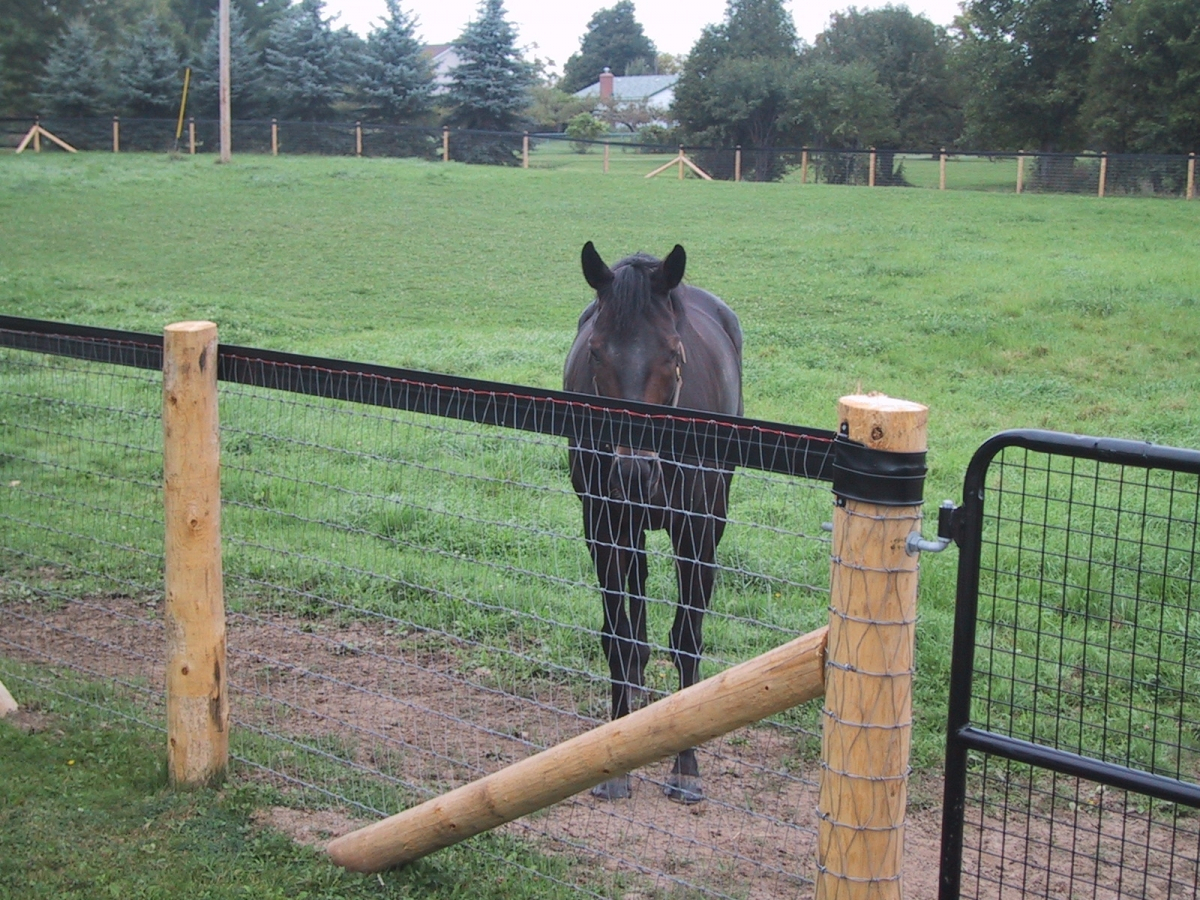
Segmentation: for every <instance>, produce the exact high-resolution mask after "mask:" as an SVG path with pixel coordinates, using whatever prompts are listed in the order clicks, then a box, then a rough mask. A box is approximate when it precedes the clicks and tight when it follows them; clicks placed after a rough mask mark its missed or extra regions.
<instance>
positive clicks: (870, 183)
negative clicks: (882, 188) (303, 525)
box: [867, 147, 875, 187]
mask: <svg viewBox="0 0 1200 900" xmlns="http://www.w3.org/2000/svg"><path fill="white" fill-rule="evenodd" d="M867 187H875V148H874V147H872V148H871V162H870V165H869V167H868V169H867Z"/></svg>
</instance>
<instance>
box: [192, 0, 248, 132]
mask: <svg viewBox="0 0 1200 900" xmlns="http://www.w3.org/2000/svg"><path fill="white" fill-rule="evenodd" d="M219 41H220V27H219V24H218V23H217V22H216V21H215V20H214V21H213V23H212V27H211V28H210V29H209V31H208V37H207V38H205V40H204V46H203V47H202V48H201V50H200V55H199V56H198V57H197V59H196V62H195V65H194V67H193V71H192V89H191V97H190V98H189V100H188V108H189V109H191V110H192V111H193V112H195V113H196V115H198V116H205V117H209V118H213V117H215V116H217V115H218V114H219V109H218V103H219V91H220V84H221V82H220V76H221V70H220V64H221V60H220V52H221V50H220V43H219ZM262 80H263V79H262V64H261V62H260V60H259V54H258V53H256V52H255V51H254V49H253V48H252V47H251V45H250V32H249V30H248V29H247V28H246V17H245V16H244V15H243V14H242V11H241V9H239V8H238V7H237V6H236V5H230V8H229V106H230V110H231V114H232V116H233V118H235V119H249V118H253V117H254V116H256V115H258V114H259V112H260V105H261V102H262Z"/></svg>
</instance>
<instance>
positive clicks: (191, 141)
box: [188, 116, 196, 156]
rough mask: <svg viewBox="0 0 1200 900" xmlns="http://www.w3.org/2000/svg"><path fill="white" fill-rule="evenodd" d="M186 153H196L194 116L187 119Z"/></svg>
mask: <svg viewBox="0 0 1200 900" xmlns="http://www.w3.org/2000/svg"><path fill="white" fill-rule="evenodd" d="M188 153H189V154H191V155H192V156H195V155H196V117H195V116H192V117H191V118H190V119H188Z"/></svg>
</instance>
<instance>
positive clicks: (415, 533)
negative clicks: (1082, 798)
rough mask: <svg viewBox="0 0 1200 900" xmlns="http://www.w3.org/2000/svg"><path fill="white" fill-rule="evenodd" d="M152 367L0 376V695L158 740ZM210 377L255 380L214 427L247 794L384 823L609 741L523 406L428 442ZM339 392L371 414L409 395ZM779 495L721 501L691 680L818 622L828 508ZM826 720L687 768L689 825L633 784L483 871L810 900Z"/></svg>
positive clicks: (585, 602)
mask: <svg viewBox="0 0 1200 900" xmlns="http://www.w3.org/2000/svg"><path fill="white" fill-rule="evenodd" d="M46 340H47V341H49V342H51V343H48V344H43V345H42V346H41V348H40V349H42V350H49V351H51V352H53V351H54V350H55V348H54V347H53V346H52V343H53V341H55V340H57V339H55V338H47V339H46ZM155 349H156V348H155V347H154V346H153V345H151V344H147V345H145V346H142V345H139V344H138V342H137V341H136V340H131V341H125V342H123V343H122V344H120V345H113V344H111V343H103V344H102V345H98V346H97V349H96V352H95V353H90V354H89V355H90V357H91V358H89V359H74V358H64V357H61V356H57V355H47V354H46V353H41V352H31V351H28V350H15V349H6V350H0V383H2V384H3V390H2V391H0V423H2V425H0V453H2V454H3V460H4V471H5V473H6V474H5V483H4V485H3V493H2V494H0V497H2V498H3V499H2V500H0V519H2V520H3V522H4V527H3V528H2V529H0V532H2V533H3V539H2V544H3V547H2V551H0V552H2V553H3V575H2V578H0V618H2V619H3V621H4V623H5V627H4V628H3V629H2V630H0V673H3V679H4V680H5V681H6V682H7V683H9V684H10V686H11V687H13V688H14V690H16V689H18V688H19V686H20V685H21V684H22V683H25V684H27V685H31V686H32V685H36V686H37V687H38V688H39V689H44V690H52V691H59V692H62V693H66V694H68V695H69V696H75V697H80V698H81V699H83V700H84V701H85V702H86V701H87V699H88V697H89V696H90V695H91V694H90V691H92V690H94V688H89V687H88V685H89V684H91V685H95V684H99V683H103V684H104V685H106V686H107V689H112V690H118V691H119V692H120V693H121V696H122V697H123V698H124V699H125V700H126V701H127V703H128V707H122V708H127V709H128V710H130V712H128V713H127V714H128V715H132V716H133V717H134V718H137V719H138V720H139V721H144V722H147V723H149V724H151V725H152V726H154V727H161V725H160V720H161V718H162V715H161V712H162V711H161V708H160V707H161V703H162V701H161V697H162V682H163V674H162V671H161V669H162V650H161V647H162V644H163V641H164V639H165V638H164V635H163V627H162V609H163V597H162V565H163V560H162V549H161V548H162V539H163V532H162V519H161V472H162V456H161V454H162V449H161V446H162V438H161V427H162V426H161V423H160V419H159V412H160V409H161V403H162V396H161V390H162V383H161V376H160V374H159V373H158V372H157V371H151V370H150V369H153V364H154V361H155V359H156V357H155V356H154V353H155ZM222 353H223V359H222V364H223V365H225V366H226V367H227V369H233V368H238V367H241V369H242V370H245V371H248V370H250V369H254V371H255V372H257V373H258V374H257V375H255V377H253V378H249V377H248V378H242V379H241V383H237V379H234V381H235V383H227V384H224V385H223V386H222V389H221V397H220V403H221V432H222V444H223V460H222V482H223V484H222V493H223V528H222V531H223V544H224V568H225V593H226V607H227V619H228V646H229V667H230V672H229V678H230V685H231V708H232V718H233V723H234V724H233V729H232V733H231V748H232V751H233V754H234V756H235V759H237V760H238V761H239V762H240V764H241V765H242V766H243V767H244V768H243V771H244V772H245V773H246V774H248V775H254V776H256V777H261V778H265V779H269V780H271V781H273V782H276V783H278V784H280V785H281V786H282V787H284V788H286V789H289V790H290V791H291V797H292V802H293V803H295V804H296V805H300V806H309V807H326V806H330V807H338V808H342V809H347V810H350V811H351V813H352V814H356V815H363V816H376V815H379V814H382V813H391V812H395V811H397V810H398V809H400V808H402V807H405V806H408V805H410V804H412V803H414V802H416V801H420V800H423V799H426V798H428V797H430V796H432V795H435V794H438V793H441V792H443V791H445V790H447V789H449V788H452V787H454V786H457V785H459V784H462V783H465V782H466V781H470V780H473V779H474V778H476V777H478V776H479V775H481V774H485V773H488V772H491V771H495V770H496V769H498V768H501V767H503V766H504V765H505V764H507V763H510V762H512V761H515V760H517V759H520V758H522V757H524V756H526V755H529V754H530V753H532V752H535V751H537V750H539V749H541V748H544V747H547V746H549V745H552V744H555V743H558V742H560V741H562V740H564V739H566V738H569V737H572V736H574V735H575V734H578V733H580V732H582V731H585V730H587V729H589V728H591V727H593V726H594V725H595V724H597V723H599V722H601V721H604V720H605V719H607V716H608V707H609V700H610V683H609V675H608V668H607V664H606V661H605V658H604V654H603V652H602V650H601V642H600V636H599V625H600V620H601V604H600V600H599V595H598V591H597V588H596V586H595V574H594V570H593V568H592V565H591V561H590V559H589V557H588V553H587V550H586V548H585V547H584V544H583V541H582V539H581V531H582V529H581V517H580V507H579V502H578V500H577V498H576V497H575V495H574V493H573V491H572V489H571V486H570V483H569V478H568V472H567V454H566V446H565V442H564V441H563V440H562V438H561V437H555V436H553V435H552V434H551V435H546V434H543V433H541V432H540V431H539V430H537V429H531V428H530V427H529V423H528V422H527V421H525V419H524V417H525V416H526V413H523V412H521V411H520V410H521V409H524V407H520V403H521V402H522V398H520V397H516V396H513V395H512V394H511V392H509V393H505V392H504V391H492V392H491V393H490V394H489V395H487V396H472V397H469V398H468V397H464V396H463V395H461V394H455V395H454V396H449V395H445V396H440V397H435V398H434V399H432V400H430V401H429V402H428V403H425V402H424V401H422V403H425V405H424V406H422V408H423V409H424V408H427V409H428V410H429V411H430V412H439V411H440V412H443V413H448V414H449V415H451V416H454V415H456V414H457V412H461V411H462V408H463V406H464V405H473V406H474V407H477V408H478V409H481V410H484V411H487V410H491V411H492V412H493V413H494V415H491V417H490V418H489V416H488V415H481V416H474V415H472V416H468V417H466V418H465V419H464V418H449V419H447V418H443V417H441V416H435V415H429V414H428V413H427V412H415V411H405V410H403V409H395V408H383V407H380V406H375V405H367V404H364V403H361V402H358V403H355V402H348V401H347V400H344V399H333V395H334V394H338V393H339V391H335V390H332V389H331V390H329V391H326V392H325V395H324V396H321V395H320V394H321V393H322V390H321V389H318V390H316V391H315V393H316V394H318V395H317V396H314V395H312V393H309V394H298V393H291V392H285V391H280V390H276V389H271V388H267V387H263V386H261V384H262V383H263V382H264V380H270V381H271V383H274V384H276V385H277V386H279V387H289V386H290V387H291V388H292V389H293V390H295V389H297V388H298V387H303V386H304V384H305V383H308V382H312V381H313V380H319V379H321V378H324V377H326V376H327V375H328V372H327V371H321V370H320V369H319V367H311V366H310V367H297V366H294V365H290V364H288V365H283V364H279V363H277V362H271V361H270V360H264V359H262V358H258V359H255V360H248V359H240V360H239V359H235V358H229V359H226V358H225V352H224V350H223V351H222ZM115 362H121V363H124V364H125V365H120V366H118V365H114V363H115ZM131 364H132V365H134V366H147V367H148V368H129V367H128V366H129V365H131ZM346 365H349V364H346ZM267 372H269V375H268V376H267V378H265V379H264V378H263V377H260V376H262V375H263V373H267ZM243 374H244V372H243ZM342 375H343V376H344V377H343V381H344V382H353V383H358V384H360V385H361V384H366V385H367V388H364V390H367V391H368V392H369V393H371V394H372V395H374V394H376V393H378V392H379V391H380V390H381V389H383V390H395V391H400V390H425V389H424V388H422V387H420V386H417V385H399V384H389V385H386V386H383V387H382V388H381V385H380V383H379V382H378V381H377V380H376V381H374V382H373V381H372V378H373V376H371V375H370V374H369V373H363V372H359V373H345V372H343V373H342ZM246 381H251V382H256V383H253V384H247V383H245V382H246ZM357 396H359V398H360V399H361V397H362V396H364V395H363V394H362V393H361V391H360V393H359V394H358V395H357ZM407 405H410V406H411V405H417V406H421V405H422V404H421V403H417V404H411V403H410V404H407ZM552 411H554V415H557V416H559V417H560V418H561V417H562V416H563V415H564V414H573V413H574V412H577V411H572V410H563V411H555V410H554V409H553V408H552ZM471 418H481V419H483V420H484V421H508V422H510V423H511V424H517V426H518V428H517V429H513V428H507V427H500V426H496V425H489V424H477V423H476V422H474V421H470V420H469V419H471ZM518 420H520V421H518ZM598 427H607V426H598ZM698 427H700V430H701V431H703V430H705V428H707V427H708V426H704V425H701V426H698ZM522 429H524V430H522ZM710 430H711V429H710ZM701 437H703V435H701ZM759 452H760V454H761V455H764V456H770V454H771V450H770V448H769V447H760V448H759ZM770 468H772V467H771V466H767V470H765V471H759V470H754V469H750V468H746V467H742V468H739V469H738V471H737V474H736V476H735V478H734V481H733V491H732V497H731V511H730V520H729V526H728V529H727V531H726V535H725V539H724V541H723V542H722V544H721V547H720V551H719V554H718V564H719V571H718V574H717V583H718V584H717V589H716V600H715V603H714V608H713V610H712V611H711V612H710V613H709V615H708V616H707V618H706V628H705V636H706V641H705V651H704V662H703V672H702V674H703V675H705V676H707V675H710V674H713V673H715V672H717V671H720V670H721V669H723V668H725V667H726V666H728V665H730V664H732V663H735V662H738V661H741V660H744V659H747V658H749V657H752V656H754V655H756V654H758V653H760V652H762V651H764V650H766V649H769V648H771V647H774V646H776V645H778V644H780V643H783V642H784V641H785V640H787V639H789V638H791V637H793V636H795V635H797V634H800V633H804V632H807V631H810V630H812V629H813V628H815V627H817V626H819V625H821V624H823V623H824V622H825V621H826V619H827V606H828V599H827V591H828V567H829V548H828V544H827V542H826V541H825V540H824V538H823V537H822V536H821V531H820V523H821V521H822V520H823V519H825V518H828V516H829V508H830V496H829V494H828V491H827V488H826V487H825V486H823V485H821V484H820V483H819V482H817V481H815V480H813V479H811V478H804V477H794V476H791V475H787V474H777V473H774V472H772V471H769V469H770ZM774 468H786V467H783V466H780V465H779V464H776V465H775V466H774ZM647 551H648V558H649V573H650V574H649V578H648V581H647V589H646V594H647V598H648V612H647V619H648V629H647V633H648V638H649V642H650V644H651V651H652V655H651V661H650V664H649V665H648V666H647V672H646V682H647V685H646V686H647V688H648V691H649V693H650V695H651V697H655V696H660V695H662V694H663V693H666V692H670V691H672V690H674V689H675V687H676V683H677V681H676V676H675V670H674V667H673V666H672V664H671V661H670V656H669V651H668V649H667V646H666V645H667V634H668V631H669V629H670V623H671V619H672V617H673V615H674V603H675V582H674V574H673V568H672V562H673V558H672V556H671V553H672V551H671V548H670V546H669V543H667V541H666V538H665V536H664V535H662V534H652V535H650V536H649V540H648V544H647ZM818 715H819V709H818V708H817V707H816V706H813V705H810V706H808V707H803V708H799V709H796V710H793V711H791V712H789V713H786V714H783V715H781V716H778V717H776V718H775V719H774V720H772V721H769V722H764V723H762V724H760V725H759V726H756V727H752V728H747V729H743V730H742V731H740V732H736V733H734V734H732V735H730V736H728V737H726V738H723V739H720V740H717V741H715V742H713V743H712V744H710V745H708V746H706V747H704V748H703V749H702V751H701V754H700V765H701V769H702V771H703V772H704V773H705V777H706V782H707V784H706V793H707V796H708V800H707V802H706V803H705V804H703V805H702V806H701V807H698V808H697V807H684V806H680V805H677V804H672V803H670V802H668V801H667V799H666V798H665V797H664V796H663V794H662V791H661V786H662V784H663V782H664V781H665V779H666V775H667V772H668V770H669V763H664V764H662V765H661V766H652V767H648V768H647V769H645V770H643V771H640V772H639V773H637V777H636V778H635V789H634V796H633V799H632V800H629V801H622V802H619V803H602V802H600V801H598V800H595V799H593V798H592V797H590V796H588V795H580V796H578V797H576V798H573V799H572V800H569V801H566V802H564V803H562V804H559V805H558V806H556V807H553V808H551V809H549V810H547V811H545V812H543V813H541V814H538V815H536V816H532V817H529V818H527V819H525V820H521V821H519V822H515V823H513V824H511V825H509V826H506V827H505V828H504V829H503V834H501V835H499V836H496V837H490V838H488V839H486V840H484V839H477V840H476V842H475V843H474V844H473V847H475V848H476V850H477V852H480V853H485V854H488V853H490V854H493V855H494V856H495V857H496V858H497V859H498V860H507V859H509V858H510V855H509V854H506V851H505V849H504V848H505V846H507V845H506V844H504V843H503V842H504V841H518V842H520V844H521V846H523V847H525V848H527V850H528V851H529V852H531V853H533V854H535V855H536V857H537V858H538V859H541V860H543V861H544V862H545V864H544V865H542V864H538V865H536V866H530V865H529V863H528V858H527V857H521V858H515V857H514V861H513V862H512V865H514V866H516V867H517V868H518V869H519V870H520V872H521V873H522V877H537V878H541V879H543V880H544V882H545V884H546V890H547V893H548V894H554V893H556V892H559V891H563V892H574V891H579V892H582V893H585V894H592V895H596V896H621V895H622V894H624V893H630V892H632V893H635V894H636V893H637V892H639V891H642V892H644V891H655V890H661V891H663V892H666V893H672V892H682V893H685V894H688V895H692V894H694V895H698V896H721V897H725V896H733V897H779V896H794V895H797V894H804V893H805V892H806V891H808V890H810V888H809V887H808V885H809V884H810V882H811V878H812V875H813V860H814V850H813V842H814V836H815V831H814V828H815V825H814V817H813V809H814V807H815V804H816V784H815V776H816V773H817V771H818V768H817V763H816V759H817V756H818V754H819V744H820V737H819V733H818V732H816V731H815V729H816V726H817V723H818ZM523 860H524V861H523Z"/></svg>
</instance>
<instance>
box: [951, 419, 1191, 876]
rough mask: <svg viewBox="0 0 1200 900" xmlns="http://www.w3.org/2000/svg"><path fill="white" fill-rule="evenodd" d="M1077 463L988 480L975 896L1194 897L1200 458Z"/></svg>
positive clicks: (977, 643)
mask: <svg viewBox="0 0 1200 900" xmlns="http://www.w3.org/2000/svg"><path fill="white" fill-rule="evenodd" d="M1060 437H1065V436H1060ZM1112 443H1114V444H1115V443H1124V444H1127V445H1128V446H1132V447H1133V453H1131V454H1130V456H1133V455H1135V454H1137V455H1142V454H1145V453H1146V448H1147V447H1148V445H1136V446H1134V445H1132V442H1112ZM1103 449H1104V448H1102V450H1103ZM1074 452H1075V448H1071V450H1070V451H1067V450H1064V451H1059V452H1056V451H1055V450H1054V449H1046V448H1044V447H1041V448H1037V449H1033V448H1030V447H1029V446H1020V445H1012V446H1003V447H1002V448H1001V449H1000V450H999V451H998V453H997V454H996V455H995V456H994V457H993V458H992V460H991V462H990V464H989V465H988V466H987V468H986V474H985V476H984V481H983V484H984V488H983V494H982V496H983V497H984V506H983V515H982V526H981V532H980V537H979V548H980V557H979V590H978V607H977V611H976V621H975V627H974V634H973V635H967V637H968V639H970V638H971V637H973V639H974V665H973V668H972V670H971V671H969V672H967V673H965V675H966V677H967V678H969V679H970V681H971V683H972V685H973V694H972V697H971V699H970V701H969V704H970V709H969V721H970V725H971V730H972V732H974V733H973V734H971V735H968V736H967V738H966V739H964V740H963V741H962V743H963V744H965V753H966V756H965V782H964V784H965V791H964V792H963V793H962V794H961V795H960V797H959V799H958V800H957V802H956V801H955V800H954V798H952V797H951V795H950V793H948V794H947V804H946V808H947V816H949V817H951V818H950V820H949V821H953V817H954V813H953V810H954V807H955V806H958V808H959V813H958V815H962V812H961V810H962V808H963V806H965V819H964V820H963V821H962V822H961V828H962V836H961V841H962V861H961V896H962V897H972V898H1007V897H1054V898H1082V897H1087V898H1101V900H1117V898H1135V897H1136V898H1149V897H1154V898H1184V897H1188V898H1192V897H1195V896H1196V895H1197V891H1200V809H1198V808H1197V806H1200V787H1198V786H1197V785H1200V729H1198V728H1197V722H1200V655H1198V654H1200V572H1198V571H1197V561H1198V559H1200V557H1198V550H1200V535H1198V523H1200V476H1198V475H1197V473H1200V453H1195V452H1191V451H1171V452H1172V453H1173V454H1175V457H1176V459H1175V462H1174V463H1172V464H1170V465H1168V464H1162V465H1161V467H1159V465H1157V464H1156V463H1155V462H1154V461H1153V459H1152V458H1151V459H1150V460H1148V461H1143V462H1141V463H1140V464H1139V463H1133V462H1125V461H1112V455H1111V453H1110V452H1108V451H1107V450H1104V452H1098V453H1097V454H1095V456H1096V458H1086V457H1077V456H1076V455H1074ZM1060 454H1061V455H1060ZM1089 455H1090V454H1089ZM1105 457H1107V461H1106V459H1105ZM1180 459H1183V460H1184V462H1183V463H1182V464H1181V463H1179V460H1180ZM965 555H966V551H965V550H964V556H965ZM961 584H962V581H961V580H960V585H961ZM962 603H963V601H962V598H961V597H960V613H959V615H960V616H962V610H963V606H962ZM955 655H956V663H955V665H956V667H957V666H958V665H959V648H958V647H956V650H955ZM958 675H959V676H963V675H964V673H963V672H962V671H959V672H958ZM953 705H954V701H953V699H952V707H953ZM953 715H954V712H953V711H952V716H953ZM989 751H990V752H989ZM1030 754H1032V755H1030ZM954 756H955V754H953V753H952V754H951V758H952V759H953V758H954ZM1089 776H1090V777H1089ZM947 778H948V781H949V782H950V783H951V784H953V781H954V776H953V772H952V771H951V772H948V775H947ZM960 804H961V805H960ZM955 877H959V876H957V875H956V876H955ZM943 883H945V870H944V871H943ZM947 896H955V897H957V896H960V895H959V894H952V895H948V894H946V893H943V897H947Z"/></svg>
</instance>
